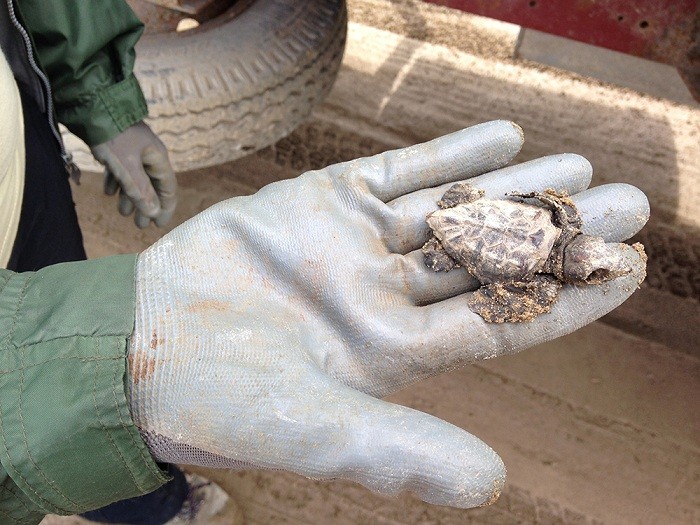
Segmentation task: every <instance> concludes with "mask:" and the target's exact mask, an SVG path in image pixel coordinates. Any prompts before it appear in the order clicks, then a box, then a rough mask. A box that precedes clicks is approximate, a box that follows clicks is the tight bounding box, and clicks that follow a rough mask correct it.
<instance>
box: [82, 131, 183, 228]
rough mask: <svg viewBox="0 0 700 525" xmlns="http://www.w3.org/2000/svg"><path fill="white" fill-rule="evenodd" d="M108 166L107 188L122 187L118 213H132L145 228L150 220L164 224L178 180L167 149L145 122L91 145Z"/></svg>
mask: <svg viewBox="0 0 700 525" xmlns="http://www.w3.org/2000/svg"><path fill="white" fill-rule="evenodd" d="M90 151H91V152H92V154H93V156H94V157H95V159H96V160H97V161H98V162H100V163H101V164H103V165H104V166H105V183H104V190H105V193H106V194H107V195H114V194H115V193H116V191H117V188H119V204H118V208H119V213H121V214H122V215H124V216H128V215H131V213H132V212H133V211H134V208H135V209H136V214H135V215H134V222H135V223H136V226H138V227H139V228H145V227H146V226H148V225H149V224H150V223H151V220H153V222H155V223H156V225H157V226H164V225H165V224H166V223H167V222H168V221H169V220H170V219H171V217H172V216H173V212H174V211H175V205H176V204H177V196H176V192H177V180H176V179H175V173H173V168H172V167H171V166H170V161H169V160H168V151H167V150H166V149H165V146H164V145H163V143H162V142H161V141H160V139H159V138H158V137H157V136H156V134H155V133H153V131H151V128H149V127H148V125H147V124H146V123H145V122H139V123H137V124H134V125H133V126H131V127H130V128H127V129H125V130H124V131H122V132H121V133H120V134H119V135H117V136H116V137H114V138H113V139H111V140H108V141H107V142H104V143H102V144H98V145H97V146H92V147H91V148H90Z"/></svg>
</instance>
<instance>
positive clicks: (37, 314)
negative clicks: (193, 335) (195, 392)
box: [0, 255, 167, 524]
mask: <svg viewBox="0 0 700 525" xmlns="http://www.w3.org/2000/svg"><path fill="white" fill-rule="evenodd" d="M133 276H134V256H133V255H131V256H116V257H110V258H106V259H100V260H97V261H84V262H77V263H65V264H59V265H55V266H51V267H48V268H45V269H42V270H40V271H38V272H29V273H20V274H17V273H13V272H10V271H9V270H0V465H1V466H0V522H2V523H21V524H34V523H39V521H41V519H42V517H43V516H44V514H47V513H53V514H74V513H79V512H83V511H85V510H90V509H94V508H98V507H101V506H103V505H105V504H107V503H111V502H113V501H116V500H120V499H125V498H129V497H133V496H137V495H141V494H144V493H147V492H149V491H150V490H154V489H155V488H157V487H158V486H159V485H160V484H162V483H163V482H164V481H166V479H167V477H166V476H165V475H164V474H163V473H162V472H161V471H160V469H159V468H158V466H157V465H156V464H155V462H154V461H153V459H152V458H151V456H150V454H149V453H148V450H147V449H146V447H145V445H144V443H143V441H142V440H141V437H140V436H139V433H138V431H137V429H136V427H134V425H133V422H132V420H131V416H130V414H129V406H128V402H127V398H126V394H125V390H124V381H125V376H126V354H127V349H128V339H129V337H130V335H131V331H132V329H133V319H134V287H133Z"/></svg>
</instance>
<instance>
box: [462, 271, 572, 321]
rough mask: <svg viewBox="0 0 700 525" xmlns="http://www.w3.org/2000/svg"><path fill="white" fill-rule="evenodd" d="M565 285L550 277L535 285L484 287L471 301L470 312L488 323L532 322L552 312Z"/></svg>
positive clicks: (539, 277)
mask: <svg viewBox="0 0 700 525" xmlns="http://www.w3.org/2000/svg"><path fill="white" fill-rule="evenodd" d="M561 287H562V284H561V282H559V281H558V280H557V279H555V278H554V277H552V276H549V275H541V274H540V275H536V276H535V277H534V279H533V280H532V281H527V282H517V281H510V282H505V283H493V284H487V285H485V286H482V287H481V288H479V289H478V290H477V291H475V292H474V293H473V294H472V296H471V297H470V298H469V308H470V309H471V310H472V312H475V313H477V314H479V315H480V316H481V317H483V318H484V320H485V321H486V322H487V323H506V322H507V323H518V322H523V321H532V320H533V319H535V318H536V317H537V316H538V315H540V314H544V313H547V312H549V311H550V310H551V309H552V305H553V304H554V303H555V302H556V300H557V297H558V295H559V290H560V289H561Z"/></svg>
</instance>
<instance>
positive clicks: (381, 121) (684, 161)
mask: <svg viewBox="0 0 700 525" xmlns="http://www.w3.org/2000/svg"><path fill="white" fill-rule="evenodd" d="M413 3H414V2H411V1H407V0H404V1H394V2H388V1H384V0H352V1H350V2H349V4H350V17H351V25H350V31H349V40H348V47H347V51H346V55H345V58H344V63H343V68H342V70H341V72H340V75H339V78H338V81H337V83H336V85H335V87H334V89H333V91H332V92H331V94H330V96H329V97H328V99H327V101H326V102H325V104H323V106H322V107H320V108H319V109H318V110H317V111H316V112H315V114H314V115H313V118H312V119H310V121H309V122H308V123H307V124H306V125H304V126H302V128H300V129H299V130H298V131H296V132H295V133H294V134H293V135H291V136H290V137H288V138H287V139H284V140H282V141H280V142H279V143H278V144H276V145H275V146H273V147H270V148H267V149H265V150H263V151H261V152H259V153H257V154H255V155H252V156H250V157H248V158H245V159H242V160H240V161H237V162H233V163H230V164H227V165H223V166H218V167H215V168H212V169H208V170H201V171H198V172H190V173H185V174H182V176H181V177H180V182H181V185H182V192H181V195H182V202H181V205H180V208H179V210H178V214H177V217H176V221H175V222H176V223H179V222H181V221H183V220H185V219H186V218H187V217H189V216H192V215H193V214H195V213H197V212H198V211H200V210H202V209H205V208H206V207H208V206H209V205H211V204H213V203H215V202H217V201H219V200H221V199H222V198H226V197H229V196H235V195H243V194H249V193H252V192H254V191H256V190H257V189H258V188H260V187H262V186H263V185H265V184H267V183H269V182H272V181H274V180H278V179H280V178H287V177H293V176H296V175H298V174H299V173H301V172H303V171H304V170H306V169H309V168H315V167H321V166H324V165H327V164H329V163H333V162H337V161H340V160H347V159H351V158H354V157H357V156H361V155H367V154H371V153H375V152H378V151H382V150H385V149H388V148H393V147H399V146H403V145H407V144H410V143H414V142H419V141H423V140H427V139H430V138H432V137H435V136H438V135H441V134H444V133H447V132H449V131H453V130H455V129H459V128H461V127H464V126H468V125H470V124H474V123H476V122H481V121H484V120H490V119H494V118H508V119H512V120H515V121H516V122H518V123H520V124H521V125H522V126H523V127H524V129H525V133H526V140H527V143H526V146H525V148H524V150H523V153H522V154H521V157H520V160H527V159H530V158H533V157H536V156H541V155H545V154H551V153H558V152H562V151H571V152H575V153H580V154H583V155H585V156H586V157H587V158H589V160H591V162H592V164H593V166H594V169H595V178H594V184H596V185H597V184H602V183H606V182H612V181H624V182H630V183H632V184H635V185H637V186H639V187H640V188H642V189H643V190H645V191H646V192H647V194H648V195H649V198H650V201H651V203H652V220H651V221H650V224H649V226H648V227H647V228H646V229H645V231H644V232H643V233H642V234H641V235H640V236H639V237H640V239H641V240H642V241H643V242H644V243H645V244H646V245H647V249H648V251H649V253H650V263H649V278H648V280H647V282H646V283H645V285H644V286H643V287H642V289H641V290H639V291H638V292H637V294H635V296H634V297H633V298H632V299H631V300H630V301H628V303H627V304H625V305H624V306H623V307H621V308H619V309H618V310H617V311H616V312H614V313H613V314H611V315H609V316H607V317H606V318H605V319H604V320H603V321H599V322H596V323H594V324H592V325H590V326H589V327H587V328H584V329H582V330H579V331H578V332H576V333H574V334H571V335H569V336H567V337H565V338H561V339H559V340H557V341H554V342H551V343H548V344H545V345H540V346H539V347H536V348H533V349H530V350H528V351H525V352H523V353H521V354H519V355H516V356H511V357H506V358H501V359H498V360H495V361H490V362H487V363H483V364H480V365H476V366H472V367H469V368H466V369H463V370H458V371H455V372H452V373H449V374H444V375H442V376H439V377H436V378H433V379H431V380H429V381H425V382H423V383H421V384H419V385H416V386H414V387H411V388H409V389H407V390H405V391H403V392H400V393H398V394H396V395H394V396H392V398H391V400H393V401H396V402H398V403H402V404H405V405H408V406H412V407H414V408H417V409H420V410H423V411H426V412H429V413H431V414H434V415H437V416H439V417H442V418H444V419H446V420H448V421H450V422H452V423H454V424H456V425H458V426H460V427H462V428H465V429H467V430H469V431H470V432H473V433H474V434H476V435H478V436H479V437H481V438H482V439H484V440H485V441H486V442H488V443H489V444H491V445H492V447H493V448H494V449H495V450H496V451H497V452H498V453H499V454H500V455H501V456H502V457H503V459H504V461H505V463H506V465H507V466H508V473H509V478H508V484H507V486H506V489H505V491H504V493H503V495H502V497H501V499H500V500H499V501H498V502H497V503H496V504H495V505H494V506H492V507H489V508H486V509H478V510H471V511H464V510H455V509H448V508H441V507H435V506H430V505H426V504H424V503H422V502H420V501H418V500H416V499H415V498H413V497H411V496H410V495H403V496H401V497H399V498H396V499H386V498H381V497H378V496H375V495H373V494H371V493H369V492H368V491H366V490H365V489H364V488H362V487H359V486H357V485H353V484H349V483H344V482H330V483H320V482H314V481H310V480H306V479H303V478H301V477H298V476H295V475H292V474H285V473H271V472H228V471H210V472H208V475H210V476H211V477H212V478H214V479H216V480H217V481H219V482H220V483H221V484H222V486H224V487H225V488H226V489H227V490H229V491H230V493H231V494H232V496H233V497H234V498H236V499H237V500H238V502H239V503H240V505H241V507H242V509H243V511H244V513H245V515H246V520H247V523H251V524H266V523H305V524H306V523H308V524H316V523H332V524H355V523H382V524H404V523H405V524H413V523H421V524H457V523H460V524H461V523H489V524H491V523H577V524H582V523H614V524H625V523H631V524H632V523H634V524H636V523H650V524H651V523H674V524H675V523H678V524H683V523H688V524H691V523H700V450H699V442H698V436H700V418H699V417H698V399H700V382H699V381H698V379H699V378H700V361H699V359H698V358H699V356H700V353H699V352H698V348H699V346H700V345H698V341H700V332H699V331H698V328H697V325H698V321H700V307H699V302H698V297H699V296H700V239H699V236H698V229H699V228H700V213H698V212H699V208H698V200H699V198H700V184H698V182H699V181H700V177H699V173H698V172H699V171H700V152H699V151H698V144H699V142H700V111H698V109H697V108H692V107H688V106H684V105H681V104H676V103H672V102H668V101H666V100H662V99H656V98H653V97H650V96H645V95H642V94H639V93H636V92H634V91H631V90H629V89H625V88H620V87H615V86H611V85H607V84H604V83H602V82H599V81H595V80H591V79H586V78H583V77H580V76H577V75H574V74H570V73H564V72H561V71H557V70H554V69H552V68H547V67H544V66H541V65H538V64H534V63H530V62H527V61H523V60H514V59H511V58H510V56H511V52H512V46H513V45H514V44H515V40H516V38H517V28H516V27H515V26H511V25H509V24H502V23H498V22H495V21H490V20H484V19H479V18H475V17H470V16H466V15H463V14H459V13H457V12H453V11H449V10H445V9H441V8H436V7H433V6H424V5H422V4H420V5H418V7H416V6H414V5H413ZM171 147H177V146H176V145H171ZM84 181H85V182H84V183H83V184H82V185H81V187H80V188H77V189H76V191H75V195H76V200H77V205H78V210H79V215H80V219H81V224H82V225H83V228H84V232H85V240H86V244H87V248H88V252H89V254H90V256H91V257H100V256H106V255H110V254H114V253H125V252H135V251H138V250H142V249H143V248H145V247H146V246H148V245H149V244H150V243H152V242H153V241H155V240H156V239H157V238H158V237H159V236H160V235H162V233H163V232H162V231H159V230H156V229H154V228H152V229H149V230H146V231H138V230H136V229H135V228H133V227H132V225H131V224H130V222H129V220H127V219H123V218H121V217H119V216H118V214H117V213H116V209H115V203H114V202H113V201H112V200H110V199H107V198H106V197H104V196H102V195H101V194H100V181H99V177H96V176H94V177H90V176H87V175H86V176H85V177H84ZM68 521H70V519H69V520H68ZM226 522H227V521H226V519H224V520H223V523H226ZM229 522H230V520H229ZM49 523H51V524H58V523H66V521H65V520H59V519H57V518H47V519H46V521H45V524H47V525H48V524H49Z"/></svg>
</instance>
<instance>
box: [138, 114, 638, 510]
mask: <svg viewBox="0 0 700 525" xmlns="http://www.w3.org/2000/svg"><path fill="white" fill-rule="evenodd" d="M521 143H522V131H521V130H520V128H518V127H517V126H515V125H513V124H511V123H509V122H503V121H497V122H490V123H486V124H482V125H479V126H474V127H472V128H469V129H466V130H463V131H459V132H457V133H453V134H452V135H448V136H445V137H442V138H439V139H436V140H433V141H431V142H428V143H426V144H421V145H418V146H412V147H409V148H405V149H401V150H397V151H392V152H388V153H384V154H381V155H377V156H374V157H370V158H366V159H359V160H355V161H352V162H346V163H343V164H337V165H334V166H331V167H329V168H326V169H323V170H319V171H312V172H308V173H305V174H303V175H301V176H300V177H298V178H296V179H293V180H285V181H281V182H276V183H274V184H270V185H269V186H266V187H264V188H263V189H261V190H260V191H259V192H258V193H257V194H255V195H252V196H250V197H238V198H235V199H231V200H228V201H225V202H222V203H219V204H217V205H215V206H213V207H211V208H209V209H208V210H206V211H204V212H203V213H201V214H199V215H197V216H196V217H194V218H193V219H191V220H189V221H188V222H186V223H185V224H183V225H181V226H179V227H178V228H176V229H175V230H173V231H172V232H170V233H168V234H167V235H166V236H165V237H163V238H162V239H161V240H160V241H158V242H157V243H156V244H154V245H153V246H151V247H150V248H148V249H147V250H146V251H145V252H143V253H141V254H140V255H139V257H138V262H137V268H136V297H137V305H136V324H135V329H134V333H133V337H132V339H131V343H130V345H131V346H130V354H129V364H130V366H129V380H128V381H127V384H128V387H129V396H130V403H131V408H132V413H133V417H134V421H135V422H136V424H137V426H138V427H139V428H140V430H141V432H142V435H143V436H144V438H145V440H146V443H147V444H148V446H149V448H150V450H151V452H152V453H153V455H154V456H155V457H156V458H157V459H158V460H161V461H167V462H176V463H196V464H200V465H206V466H219V467H235V466H237V467H251V468H271V469H284V470H290V471H293V472H297V473H299V474H302V475H305V476H309V477H312V478H343V479H348V480H354V481H357V482H359V483H361V484H363V485H365V486H366V487H369V488H370V489H372V490H374V491H377V492H380V493H382V494H395V493H397V492H400V491H403V490H409V491H412V492H414V493H415V494H416V495H417V496H418V497H419V498H421V499H422V500H424V501H427V502H430V503H434V504H439V505H451V506H455V507H473V506H477V505H483V504H488V503H490V502H492V501H494V500H495V499H496V497H497V496H498V494H499V493H500V491H501V489H502V487H503V485H504V481H505V468H504V466H503V463H502V462H501V460H500V458H499V457H498V456H497V455H496V453H495V452H494V451H493V450H491V449H490V448H489V447H488V446H487V445H486V444H484V443H483V442H482V441H480V440H479V439H477V438H476V437H474V436H472V435H471V434H468V433H467V432H465V431H464V430H462V429H460V428H457V427H455V426H453V425H451V424H449V423H446V422H445V421H442V420H440V419H437V418H435V417H433V416H430V415H428V414H424V413H421V412H418V411H416V410H412V409H409V408H405V407H402V406H398V405H395V404H391V403H388V402H385V401H382V400H380V399H378V398H379V397H382V396H385V395H387V394H389V393H391V392H394V391H396V390H398V389H400V388H402V387H404V386H406V385H408V384H410V383H413V382H415V381H418V380H421V379H424V378H426V377H429V376H432V375H434V374H437V373H439V372H443V371H445V370H450V369H453V368H456V367H458V366H462V365H465V364H467V363H471V362H474V361H477V360H481V359H489V358H492V357H497V356H500V355H504V354H512V353H515V352H518V351H520V350H522V349H524V348H527V347H529V346H532V345H534V344H537V343H540V342H542V341H546V340H549V339H553V338H556V337H559V336H561V335H564V334H567V333H569V332H572V331H573V330H576V329H577V328H579V327H581V326H583V325H585V324H587V323H589V322H591V321H593V320H594V319H597V318H598V317H600V316H601V315H603V314H605V313H606V312H609V311H610V310H612V309H613V308H615V307H616V306H618V305H619V304H620V303H622V302H623V301H624V300H625V299H627V297H629V296H630V295H631V294H632V293H633V292H634V290H635V289H636V288H637V286H638V284H639V283H640V281H641V280H642V279H643V276H644V263H643V261H642V260H641V258H640V257H639V255H638V254H637V252H636V251H634V249H632V248H631V247H630V248H629V250H627V251H626V257H627V259H628V263H629V265H630V267H631V268H632V269H633V271H632V272H631V273H630V274H628V275H626V276H624V277H620V278H618V279H615V280H613V281H610V282H606V283H604V284H602V285H599V286H584V287H575V286H565V287H564V288H563V289H562V292H561V295H560V298H559V301H558V302H557V303H556V304H555V305H554V307H553V308H552V311H551V312H550V313H548V314H544V315H541V316H539V317H537V318H536V319H535V320H534V321H532V322H529V323H520V324H488V323H486V322H484V320H483V319H482V318H481V317H480V316H478V315H477V314H475V313H473V312H472V311H471V310H470V309H469V306H468V304H467V296H468V295H469V292H470V290H473V288H474V286H475V282H474V280H472V279H470V278H469V277H468V276H467V274H466V272H465V271H464V270H463V269H460V270H454V271H452V272H449V273H435V272H433V271H432V270H429V269H428V268H426V267H425V265H424V263H423V256H422V253H421V251H420V248H421V246H422V245H423V243H424V242H425V241H426V240H427V239H428V238H429V235H430V232H429V230H428V227H427V225H426V223H425V216H426V214H427V213H428V212H430V211H433V210H435V209H436V201H437V200H438V199H439V198H440V197H441V196H442V194H443V193H444V191H445V190H446V189H447V188H448V187H449V186H450V185H451V184H452V183H453V182H455V181H459V180H463V179H470V180H471V183H472V184H473V185H474V186H476V187H478V188H483V189H484V190H486V196H487V197H489V198H503V197H504V195H505V194H506V192H511V191H518V192H523V193H527V192H531V191H543V190H545V189H547V188H555V189H557V190H567V191H568V192H570V193H571V194H572V195H573V199H574V201H575V202H576V203H577V205H578V206H579V208H580V211H581V213H582V215H583V218H584V220H585V226H584V231H585V232H586V233H590V234H594V235H600V236H602V237H604V238H605V239H606V240H607V241H620V240H623V239H626V238H628V237H630V236H631V235H633V234H634V233H635V232H637V231H638V230H639V229H640V228H641V227H642V226H643V225H644V223H645V222H646V220H647V218H648V213H649V208H648V203H647V200H646V198H645V196H644V195H643V194H642V193H641V192H640V191H639V190H637V189H636V188H634V187H631V186H628V185H623V184H613V185H608V186H602V187H599V188H595V189H593V190H588V191H584V190H585V189H586V187H587V186H588V184H589V182H590V178H591V166H590V164H589V163H588V162H587V161H586V160H585V159H584V158H582V157H579V156H577V155H556V156H552V157H546V158H542V159H538V160H534V161H531V162H527V163H524V164H520V165H516V166H511V167H507V168H502V169H497V168H500V167H502V166H504V165H505V164H507V163H508V162H509V161H510V160H511V159H512V158H513V157H514V156H515V155H516V154H517V152H518V151H519V149H520V147H521ZM495 169H496V170H497V171H492V170H495ZM455 395H459V393H458V392H455Z"/></svg>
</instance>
